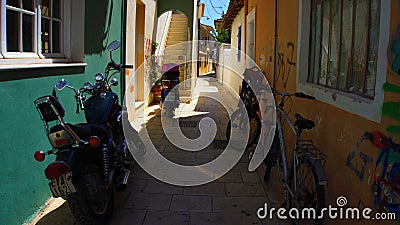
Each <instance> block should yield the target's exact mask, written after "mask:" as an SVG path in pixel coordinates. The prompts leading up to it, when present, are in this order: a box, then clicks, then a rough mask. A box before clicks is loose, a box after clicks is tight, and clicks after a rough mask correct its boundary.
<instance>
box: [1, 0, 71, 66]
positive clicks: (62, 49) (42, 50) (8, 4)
mask: <svg viewBox="0 0 400 225" xmlns="http://www.w3.org/2000/svg"><path fill="white" fill-rule="evenodd" d="M0 1H1V7H2V11H1V15H2V16H1V25H2V26H1V27H2V29H1V43H2V44H1V46H0V48H1V55H0V57H1V56H2V57H3V58H5V59H15V58H37V59H39V58H62V59H64V60H65V59H66V58H69V57H70V56H69V53H70V49H69V42H64V40H65V39H66V38H65V37H64V36H65V35H70V36H68V37H71V38H72V34H69V33H70V32H68V31H70V30H69V27H68V25H69V21H68V19H69V17H66V16H64V15H68V13H65V11H66V10H70V9H69V8H70V4H71V3H70V1H65V0H0ZM68 39H70V38H68Z"/></svg>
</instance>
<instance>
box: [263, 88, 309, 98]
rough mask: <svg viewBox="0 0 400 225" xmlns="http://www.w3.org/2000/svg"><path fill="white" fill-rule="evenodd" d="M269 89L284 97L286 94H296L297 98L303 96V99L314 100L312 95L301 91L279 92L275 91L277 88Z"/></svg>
mask: <svg viewBox="0 0 400 225" xmlns="http://www.w3.org/2000/svg"><path fill="white" fill-rule="evenodd" d="M271 90H272V92H273V93H275V94H278V95H280V96H282V97H286V96H287V97H290V96H293V95H294V96H296V97H298V98H305V99H310V100H315V97H314V96H311V95H306V94H304V93H303V92H295V93H285V92H279V91H277V90H275V89H273V88H271Z"/></svg>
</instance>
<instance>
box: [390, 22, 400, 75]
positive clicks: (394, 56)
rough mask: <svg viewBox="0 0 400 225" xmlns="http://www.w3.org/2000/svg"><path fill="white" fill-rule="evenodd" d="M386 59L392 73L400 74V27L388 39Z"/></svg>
mask: <svg viewBox="0 0 400 225" xmlns="http://www.w3.org/2000/svg"><path fill="white" fill-rule="evenodd" d="M388 59H389V63H390V65H391V69H392V71H393V72H394V73H397V74H400V25H399V26H398V27H397V29H396V30H395V32H394V33H393V34H392V36H391V37H390V43H389V49H388Z"/></svg>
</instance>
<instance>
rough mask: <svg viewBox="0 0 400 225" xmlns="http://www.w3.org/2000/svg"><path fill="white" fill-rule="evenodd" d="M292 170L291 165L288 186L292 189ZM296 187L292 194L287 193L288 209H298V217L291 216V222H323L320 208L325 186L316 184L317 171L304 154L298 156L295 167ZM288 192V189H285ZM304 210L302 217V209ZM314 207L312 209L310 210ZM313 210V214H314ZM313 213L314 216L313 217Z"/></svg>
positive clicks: (323, 205)
mask: <svg viewBox="0 0 400 225" xmlns="http://www.w3.org/2000/svg"><path fill="white" fill-rule="evenodd" d="M293 175H294V171H293V166H292V168H291V170H290V173H289V180H288V183H289V187H290V188H291V189H292V190H294V183H295V182H294V176H293ZM296 187H297V191H296V193H294V196H292V195H290V194H289V193H287V194H288V200H289V210H290V209H292V208H296V209H298V211H299V216H300V217H299V218H291V219H292V224H323V217H321V218H319V217H320V215H321V210H322V209H323V208H324V207H325V188H324V186H322V185H319V184H318V177H317V173H316V171H315V169H314V167H313V165H312V163H311V162H310V160H309V159H307V157H305V156H301V157H299V158H298V165H297V167H296ZM287 192H288V191H287ZM303 209H307V211H306V210H305V211H304V212H305V213H304V214H305V215H304V217H303V215H302V212H303V211H302V210H303ZM310 209H314V210H310ZM314 212H315V214H314ZM314 215H315V217H314Z"/></svg>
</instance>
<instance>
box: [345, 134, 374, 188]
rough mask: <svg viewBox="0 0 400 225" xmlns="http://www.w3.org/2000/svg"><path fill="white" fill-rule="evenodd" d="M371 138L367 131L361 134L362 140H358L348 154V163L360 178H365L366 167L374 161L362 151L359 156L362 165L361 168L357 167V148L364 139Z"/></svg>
mask: <svg viewBox="0 0 400 225" xmlns="http://www.w3.org/2000/svg"><path fill="white" fill-rule="evenodd" d="M367 139H370V137H369V135H368V133H365V134H363V135H362V136H361V138H360V140H359V141H358V142H357V144H356V146H355V147H354V149H353V150H352V151H351V152H350V153H349V154H348V156H347V159H346V165H347V166H348V167H349V168H350V169H351V170H353V172H355V173H356V175H357V176H358V178H360V180H361V181H362V180H364V175H365V169H366V168H367V163H372V160H373V159H372V158H371V157H369V156H368V155H367V154H365V153H364V152H362V151H360V154H359V157H360V159H361V160H362V165H361V168H359V167H357V165H356V164H355V163H354V161H356V160H357V158H356V154H357V150H358V149H359V148H360V145H361V143H362V142H363V141H365V140H367Z"/></svg>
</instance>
